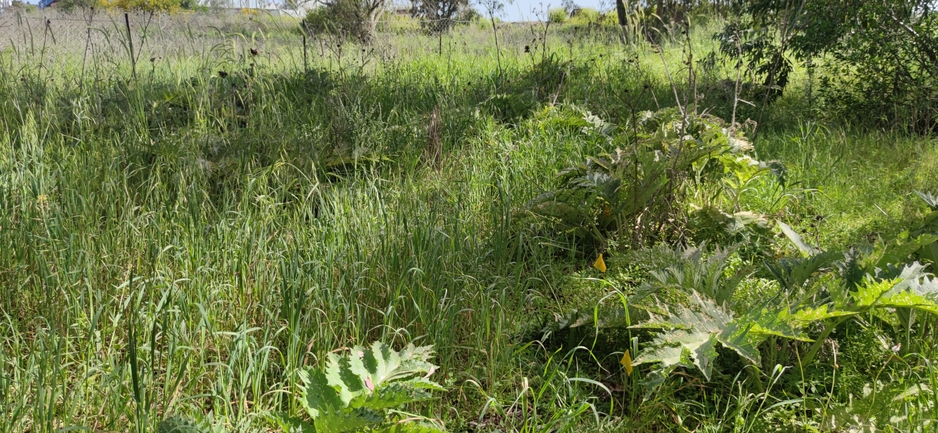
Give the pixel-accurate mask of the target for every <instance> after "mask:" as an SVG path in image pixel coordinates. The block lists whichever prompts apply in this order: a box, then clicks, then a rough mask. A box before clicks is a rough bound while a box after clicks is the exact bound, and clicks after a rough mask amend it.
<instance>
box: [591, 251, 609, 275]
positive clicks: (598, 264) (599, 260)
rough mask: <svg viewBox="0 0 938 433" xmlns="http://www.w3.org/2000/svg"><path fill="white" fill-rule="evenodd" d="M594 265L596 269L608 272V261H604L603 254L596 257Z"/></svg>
mask: <svg viewBox="0 0 938 433" xmlns="http://www.w3.org/2000/svg"><path fill="white" fill-rule="evenodd" d="M593 267H594V268H596V269H599V272H603V273H605V272H606V262H605V261H603V255H602V254H600V255H599V257H597V258H596V261H595V262H593Z"/></svg>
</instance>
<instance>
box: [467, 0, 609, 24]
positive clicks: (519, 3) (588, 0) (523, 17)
mask: <svg viewBox="0 0 938 433" xmlns="http://www.w3.org/2000/svg"><path fill="white" fill-rule="evenodd" d="M573 2H574V3H576V4H577V6H579V7H582V8H593V9H597V10H603V11H604V10H609V9H611V8H612V7H613V6H614V5H615V3H614V2H612V1H605V2H604V1H601V0H573ZM603 3H605V4H603ZM548 5H549V6H550V8H558V7H560V0H515V1H514V3H512V4H508V3H507V2H506V3H505V11H504V12H503V13H502V17H501V19H503V20H505V21H536V20H537V19H538V17H537V15H536V14H535V13H534V12H532V11H541V10H543V11H544V12H543V13H542V14H541V15H542V18H543V19H546V18H547V8H548ZM474 6H475V7H476V9H478V10H479V11H480V12H483V13H484V9H483V8H481V7H479V6H478V5H474Z"/></svg>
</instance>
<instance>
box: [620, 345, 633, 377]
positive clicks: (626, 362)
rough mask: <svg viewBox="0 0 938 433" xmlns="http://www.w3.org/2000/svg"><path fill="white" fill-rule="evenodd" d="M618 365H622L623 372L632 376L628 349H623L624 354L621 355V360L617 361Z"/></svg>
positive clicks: (630, 356) (630, 357)
mask: <svg viewBox="0 0 938 433" xmlns="http://www.w3.org/2000/svg"><path fill="white" fill-rule="evenodd" d="M619 364H622V366H623V367H625V372H626V373H628V375H629V376H631V375H632V355H630V354H629V349H625V353H624V354H622V360H621V361H619Z"/></svg>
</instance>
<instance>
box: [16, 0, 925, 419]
mask: <svg viewBox="0 0 938 433" xmlns="http://www.w3.org/2000/svg"><path fill="white" fill-rule="evenodd" d="M23 19H24V20H25V21H22V22H23V23H26V24H19V23H13V22H7V23H5V24H8V25H9V26H8V28H10V29H12V30H13V31H14V32H15V35H14V37H12V38H11V39H10V41H11V42H9V43H6V45H0V317H2V319H0V329H2V331H0V365H2V368H0V431H11V432H14V431H34V432H53V431H61V429H69V428H72V429H82V428H85V429H91V430H93V431H101V430H103V431H139V432H143V431H151V430H153V429H154V427H155V425H156V423H158V422H159V420H161V419H163V418H164V417H166V416H168V415H171V414H181V415H185V416H189V417H193V418H195V419H197V420H202V421H204V422H206V423H209V424H211V425H213V426H215V428H216V429H217V430H219V431H261V430H263V429H264V428H266V427H269V426H271V425H272V424H271V423H270V421H269V420H268V419H266V418H265V415H266V414H269V413H272V412H287V413H297V412H298V406H297V402H296V400H295V398H294V394H295V392H296V390H297V389H296V384H297V380H296V379H297V378H296V377H295V372H296V370H297V368H299V367H300V366H303V365H311V364H318V363H320V362H321V360H322V359H323V357H324V356H325V354H327V353H328V352H330V351H332V350H335V349H338V348H341V347H350V346H352V345H354V344H358V343H362V342H368V341H372V340H383V341H386V342H389V343H393V344H397V345H400V344H403V343H404V342H417V343H419V344H432V345H434V347H435V349H436V351H437V353H438V357H437V358H436V362H437V363H439V364H440V365H441V366H442V367H441V368H442V369H441V372H440V373H439V377H440V381H441V382H442V383H444V384H445V385H446V386H447V387H448V388H449V389H450V390H451V391H450V392H449V393H448V394H447V395H445V396H444V397H443V398H442V399H441V400H439V401H437V402H433V403H431V404H429V405H427V407H424V408H421V409H423V410H425V411H427V412H428V413H429V414H431V415H432V416H435V417H439V418H441V419H443V420H444V421H446V422H447V424H448V425H449V426H450V427H452V428H453V429H471V428H478V429H481V430H484V431H489V430H494V429H504V430H518V431H546V430H548V429H550V428H560V429H574V428H576V429H589V430H594V429H599V428H609V429H631V428H637V427H636V426H641V427H643V428H647V429H655V428H657V427H655V426H653V425H649V424H644V425H643V424H642V421H643V419H642V417H643V416H647V417H648V418H645V419H644V421H647V420H649V419H654V420H656V422H668V421H667V420H669V419H673V418H672V417H671V416H669V415H668V414H672V415H673V414H677V413H682V414H683V413H687V412H691V413H699V412H700V411H701V410H698V408H694V407H692V406H680V405H677V403H676V402H678V401H679V400H680V390H677V391H675V395H672V396H667V395H665V396H659V397H656V399H653V400H650V401H649V402H647V404H645V405H644V406H641V407H640V408H639V409H638V410H637V411H634V412H626V411H625V409H624V408H625V407H629V406H628V405H622V404H619V403H620V401H618V400H616V399H615V398H613V399H610V395H611V392H610V391H609V389H610V388H615V386H612V383H611V382H614V381H615V380H614V379H611V378H610V377H609V376H610V375H611V373H609V372H608V371H604V370H602V368H603V367H604V366H606V365H607V364H609V362H600V361H597V360H596V359H595V358H590V357H589V356H579V353H580V352H584V353H585V350H583V349H574V350H570V348H567V350H565V351H555V350H554V349H552V348H550V347H546V346H541V345H540V344H539V343H532V341H533V340H536V339H537V337H532V335H534V334H536V333H532V332H533V331H532V330H535V329H536V328H537V324H539V323H541V322H542V321H543V320H544V319H545V318H549V317H551V316H552V315H553V314H564V313H565V312H566V311H568V310H569V309H571V308H589V307H590V305H589V303H591V302H595V300H596V299H598V298H599V297H601V296H602V295H603V294H604V290H605V288H604V289H594V290H593V291H587V292H584V293H578V292H577V291H576V290H577V288H579V287H582V286H580V285H574V286H572V287H571V285H568V284H565V283H564V282H565V281H568V280H569V275H570V274H571V273H572V272H573V271H579V270H582V269H584V268H585V267H586V266H587V265H588V264H589V262H588V261H585V260H584V259H583V258H582V257H579V256H577V255H576V254H573V253H571V251H572V250H573V249H574V248H575V246H571V245H567V244H563V243H562V242H558V241H556V240H555V239H550V238H545V237H539V236H538V235H537V234H536V233H532V232H528V231H525V230H518V228H517V227H516V226H515V224H516V222H515V221H514V220H513V219H512V215H513V212H515V211H516V210H517V209H518V208H520V207H521V206H522V205H523V204H524V203H525V202H526V201H528V200H530V199H531V198H533V197H535V196H537V195H538V194H540V193H542V192H543V191H545V190H548V189H550V187H551V186H552V185H553V182H554V176H555V174H556V173H557V172H559V171H560V170H562V169H563V168H565V167H567V166H570V165H571V164H575V163H579V162H581V161H582V160H583V159H584V158H585V157H586V156H588V155H593V154H596V153H599V152H602V151H605V150H609V147H610V145H611V143H609V142H605V141H602V140H597V139H586V138H584V137H583V135H582V134H580V133H579V132H578V131H571V130H569V129H568V128H564V127H563V125H562V124H559V123H551V122H549V121H545V120H544V119H545V118H549V116H551V114H550V113H549V112H547V111H545V108H544V107H546V106H548V105H551V104H552V103H556V104H561V105H562V104H576V105H578V106H581V107H584V108H585V109H587V110H589V111H591V112H592V113H594V114H597V115H599V116H600V117H601V118H603V119H606V120H608V121H611V122H616V123H620V124H626V123H628V122H630V121H631V120H630V119H631V118H632V116H633V114H634V112H636V111H638V110H644V109H655V108H658V107H665V106H671V105H673V104H674V97H673V90H672V89H671V88H670V86H669V84H668V81H667V79H666V78H665V76H664V67H665V65H664V64H663V63H662V61H661V58H662V57H663V58H664V59H665V61H666V62H667V67H668V68H669V71H670V72H671V73H672V74H674V76H675V77H677V79H679V80H685V79H686V74H687V69H686V67H683V69H682V66H681V64H680V62H681V59H682V54H681V52H682V49H685V47H684V46H682V45H681V42H680V40H678V41H676V42H673V43H669V44H667V45H665V51H664V55H663V56H659V55H658V54H656V53H655V52H654V51H653V50H652V49H651V48H650V47H649V46H647V45H644V44H641V43H633V44H632V45H622V44H618V43H613V42H614V41H616V38H617V35H616V34H615V32H606V33H603V31H602V30H590V32H593V33H587V34H581V33H577V32H580V31H574V30H571V29H569V28H564V27H560V28H559V30H555V31H554V32H553V33H550V32H549V33H547V41H546V42H545V41H538V40H537V38H538V37H539V36H538V33H537V32H538V31H539V30H538V29H539V28H537V27H533V28H528V27H516V28H507V29H506V30H505V32H506V33H505V36H504V39H501V38H502V37H503V36H502V34H500V35H499V37H500V43H503V47H505V48H504V51H503V53H502V54H501V55H502V56H503V57H502V66H503V68H504V70H505V74H504V76H502V77H500V76H499V73H498V68H497V66H496V65H497V63H496V58H495V53H494V51H493V48H492V45H491V43H489V40H490V37H491V35H490V34H489V33H486V32H485V31H484V30H482V28H480V27H476V26H469V27H462V28H458V29H457V30H456V31H455V32H454V33H453V34H451V35H447V36H444V37H443V38H440V39H437V38H435V37H426V36H423V35H417V34H412V33H408V34H404V35H393V36H389V41H387V42H385V43H381V44H379V45H378V46H376V47H366V48H363V47H359V46H355V45H351V44H348V43H343V42H341V41H337V40H334V39H329V38H323V39H318V40H315V39H311V40H310V41H309V44H308V46H307V47H306V48H307V57H308V64H307V65H304V64H303V46H302V43H301V38H300V35H299V34H298V33H293V30H292V29H293V28H294V24H293V23H290V22H288V21H284V20H281V19H273V18H264V19H258V20H251V21H250V22H249V21H246V20H236V19H234V18H220V20H221V21H220V22H219V21H213V19H212V18H206V17H203V16H189V17H184V18H178V19H174V18H172V17H160V18H158V19H159V20H160V21H158V23H157V25H153V27H151V28H150V29H149V30H148V31H149V32H150V33H149V34H148V35H147V36H146V39H145V41H146V43H145V44H139V43H138V44H137V47H141V46H142V52H138V53H137V54H138V55H139V59H140V60H139V63H138V71H137V72H138V78H137V79H136V80H134V79H132V78H131V72H130V61H129V58H128V56H129V53H128V52H127V50H126V48H125V47H127V45H126V34H122V33H121V31H120V30H121V28H120V26H118V25H116V24H114V22H115V20H117V19H118V18H116V17H110V18H101V17H100V16H99V17H98V19H100V21H94V22H93V23H92V27H91V28H92V31H91V32H90V33H85V32H82V31H81V30H82V28H83V27H82V26H81V25H79V26H77V27H75V28H69V29H67V30H60V29H61V28H60V27H53V31H59V32H60V33H57V34H56V38H57V42H52V41H51V37H49V36H43V37H42V38H40V36H39V35H40V34H41V33H42V30H41V29H42V25H41V24H37V20H35V19H33V18H32V17H30V16H24V17H23ZM68 19H69V20H79V19H81V17H77V16H70V17H68ZM137 19H138V20H137V21H135V22H134V29H135V30H136V31H137V32H138V33H136V34H135V35H134V36H133V37H135V38H141V39H135V41H137V42H139V41H141V40H143V39H142V34H141V33H139V32H140V31H141V30H140V26H141V25H142V24H141V21H140V20H142V18H139V17H138V18H137ZM203 21H204V22H203ZM52 22H53V23H57V22H58V21H56V20H55V19H53V21H52ZM711 30H712V29H710V28H709V27H705V28H702V29H701V30H700V31H699V32H696V33H695V34H694V35H693V38H692V41H693V50H695V51H697V52H700V53H704V52H706V51H707V50H709V49H712V47H713V43H712V42H711V41H710V39H709V38H708V32H711ZM583 33H585V32H583ZM88 34H91V35H92V36H91V37H90V38H89V37H88V36H87V35H88ZM63 35H65V36H63ZM44 38H48V39H44ZM532 40H533V42H532ZM525 45H528V50H529V51H531V52H528V53H526V52H525V50H524V46H525ZM250 48H257V49H259V51H260V54H259V55H257V56H253V55H252V54H250V51H249V50H250ZM86 49H87V52H88V54H87V55H86V54H84V53H85V51H86ZM150 58H153V61H149V59H150ZM729 72H730V71H728V70H725V68H723V69H716V70H714V71H713V72H712V74H714V75H713V76H714V77H720V76H721V74H723V76H726V75H727V74H728V73H729ZM797 92H798V90H794V91H792V94H790V95H789V96H786V98H790V100H793V101H795V102H797V101H798V98H799V96H798V94H797ZM500 95H501V96H500ZM506 95H507V96H506ZM503 96H504V97H503ZM708 97H709V95H708ZM795 102H793V103H795ZM702 104H703V105H706V104H710V102H709V99H705V100H704V101H703V102H702ZM515 105H517V106H518V107H521V108H516V107H515ZM703 105H702V106H703ZM726 107H727V106H726V104H725V102H720V101H716V102H713V106H712V108H713V109H714V110H716V111H720V110H724V111H725V110H726ZM434 110H437V111H438V112H439V113H440V124H441V126H440V132H439V133H438V134H439V136H438V137H434V136H433V134H432V133H431V132H430V131H429V128H428V125H429V124H430V122H431V121H430V117H431V114H432V113H433V112H434ZM773 115H776V116H781V115H779V114H777V113H775V112H773ZM770 118H772V117H770ZM778 125H779V126H777V127H775V128H769V129H768V132H766V133H764V134H763V135H761V137H760V139H759V141H758V142H757V143H756V147H757V151H758V152H759V154H760V156H761V157H762V158H763V159H770V158H777V159H780V160H782V161H783V162H784V163H785V164H787V165H788V167H789V170H790V178H791V185H792V187H791V188H789V189H788V190H786V191H785V194H786V195H785V197H787V200H789V201H786V202H785V203H788V205H787V206H778V205H777V203H778V202H777V201H775V200H774V198H777V197H776V195H775V194H777V192H776V191H774V190H770V188H769V187H768V186H766V187H765V190H759V189H758V188H754V189H752V190H750V191H745V192H744V193H743V195H742V202H743V204H744V205H745V206H747V207H750V208H755V209H756V210H760V211H763V212H766V213H776V214H779V215H780V216H783V217H791V218H794V219H799V218H807V217H810V216H813V215H815V214H820V215H823V216H824V217H825V218H826V219H825V221H826V222H825V223H824V224H825V225H828V224H829V225H831V227H830V228H826V229H825V231H824V233H831V235H826V234H825V235H824V236H825V237H824V238H823V239H821V241H822V243H849V242H851V241H853V240H855V239H858V238H861V237H863V236H866V235H867V232H868V231H876V230H881V231H888V230H889V225H890V224H891V223H892V221H894V220H896V219H903V218H905V214H906V213H908V212H911V207H910V206H909V205H906V203H907V200H906V198H907V197H908V194H909V193H911V189H913V188H919V189H927V188H928V187H934V186H935V178H934V173H935V168H936V167H935V165H936V157H935V148H934V143H932V142H928V141H927V140H923V139H916V138H908V137H897V136H894V135H890V134H888V133H882V134H879V135H873V134H869V133H867V132H853V131H851V130H840V129H837V128H838V127H836V126H833V127H829V128H827V127H823V126H818V125H816V124H815V123H812V122H811V121H810V119H806V120H805V121H804V122H803V123H800V124H797V125H799V126H798V127H796V123H794V122H791V123H787V124H786V123H783V122H779V123H778ZM842 131H843V132H842ZM434 140H439V141H440V146H441V148H442V157H441V161H440V164H439V166H435V165H434V164H433V163H431V162H430V161H428V158H427V156H426V155H427V149H428V148H429V147H430V146H432V145H434V144H433V142H434ZM896 154H902V155H907V157H905V158H903V159H891V158H888V157H887V155H896ZM870 205H875V206H876V208H881V209H882V211H883V213H884V214H885V215H883V216H882V217H880V215H879V214H878V213H877V212H873V211H871V207H870ZM827 221H829V222H827ZM826 227H827V226H826ZM929 359H931V361H930V362H933V358H929ZM913 371H914V374H919V375H923V377H930V378H932V382H934V380H933V379H934V371H933V369H929V370H925V371H922V370H913ZM616 374H618V373H616ZM747 398H749V396H745V395H740V396H739V398H738V399H737V400H738V403H733V404H738V405H740V406H742V405H744V404H751V402H752V400H751V399H750V400H747ZM721 404H730V403H727V402H726V401H724V402H722V403H715V404H714V406H709V407H708V408H704V409H702V411H703V412H707V411H711V410H713V407H716V408H720V407H721V406H720V405H721ZM734 407H736V406H734ZM919 407H920V406H919ZM632 409H635V407H634V406H633V407H632ZM732 410H734V409H732V408H727V409H725V410H724V412H725V411H732ZM740 410H741V411H743V409H740ZM695 411H697V412H695ZM740 413H742V412H740ZM648 414H651V415H648ZM607 415H611V416H607ZM715 416H716V417H722V416H723V415H721V414H716V415H715ZM929 416H931V415H929ZM711 421H712V422H714V423H717V424H718V423H720V422H725V420H709V421H706V422H711ZM706 422H702V424H705V423H706ZM674 428H678V427H674Z"/></svg>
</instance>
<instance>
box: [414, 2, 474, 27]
mask: <svg viewBox="0 0 938 433" xmlns="http://www.w3.org/2000/svg"><path fill="white" fill-rule="evenodd" d="M468 6H469V2H468V0H413V6H412V7H411V14H412V15H413V16H415V17H419V18H422V19H424V20H425V21H424V26H425V27H426V28H427V29H429V30H430V31H431V32H433V33H445V32H447V31H449V29H450V28H451V27H452V26H453V20H454V19H455V18H456V17H457V16H458V15H459V14H460V12H462V11H463V10H464V9H465V8H467V7H468Z"/></svg>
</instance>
